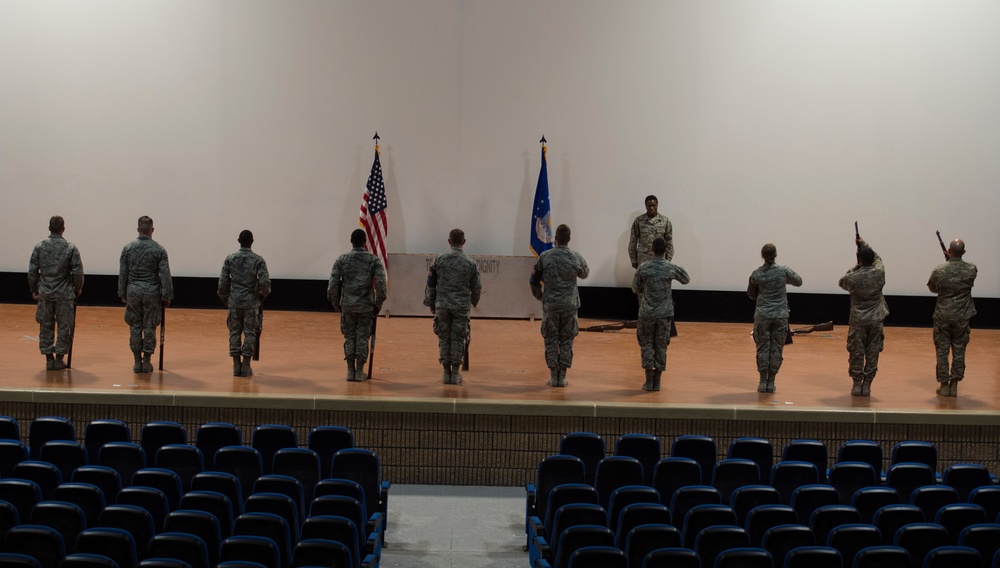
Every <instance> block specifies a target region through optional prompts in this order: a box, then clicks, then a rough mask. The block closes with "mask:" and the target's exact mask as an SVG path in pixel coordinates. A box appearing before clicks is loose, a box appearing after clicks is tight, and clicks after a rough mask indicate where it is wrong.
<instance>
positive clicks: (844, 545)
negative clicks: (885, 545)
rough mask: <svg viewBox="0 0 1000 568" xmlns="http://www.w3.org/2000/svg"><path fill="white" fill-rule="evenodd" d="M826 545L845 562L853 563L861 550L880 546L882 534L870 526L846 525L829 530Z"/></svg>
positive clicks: (859, 524)
mask: <svg viewBox="0 0 1000 568" xmlns="http://www.w3.org/2000/svg"><path fill="white" fill-rule="evenodd" d="M826 545H827V546H829V547H832V548H836V549H837V550H838V551H840V554H841V555H842V556H843V558H844V561H845V562H848V563H853V562H854V556H855V555H856V554H857V553H858V551H860V550H861V549H863V548H868V547H869V546H881V545H882V533H880V532H879V530H878V529H877V528H876V527H874V526H872V525H866V524H861V523H847V524H843V525H840V526H837V527H833V528H832V529H830V533H829V535H827V537H826Z"/></svg>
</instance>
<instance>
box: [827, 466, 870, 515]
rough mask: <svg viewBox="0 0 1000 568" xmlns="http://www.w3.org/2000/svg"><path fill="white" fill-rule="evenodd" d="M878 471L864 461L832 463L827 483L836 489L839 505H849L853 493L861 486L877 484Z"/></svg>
mask: <svg viewBox="0 0 1000 568" xmlns="http://www.w3.org/2000/svg"><path fill="white" fill-rule="evenodd" d="M877 476H878V473H877V472H876V471H875V470H874V469H873V468H872V466H871V465H869V464H867V463H864V462H838V463H835V464H833V467H831V468H830V473H829V475H828V477H829V479H828V481H829V483H830V485H831V486H833V488H834V489H836V490H837V495H838V497H839V499H840V504H841V505H850V504H851V498H852V497H853V496H854V493H855V492H856V491H857V490H858V489H861V488H862V487H874V486H876V485H878V484H879V478H878V477H877Z"/></svg>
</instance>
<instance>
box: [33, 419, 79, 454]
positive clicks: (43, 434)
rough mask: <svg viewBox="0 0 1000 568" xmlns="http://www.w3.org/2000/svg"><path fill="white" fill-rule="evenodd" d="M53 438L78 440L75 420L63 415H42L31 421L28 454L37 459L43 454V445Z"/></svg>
mask: <svg viewBox="0 0 1000 568" xmlns="http://www.w3.org/2000/svg"><path fill="white" fill-rule="evenodd" d="M52 440H68V441H70V442H75V441H76V429H75V428H74V427H73V422H72V421H70V420H69V419H68V418H63V417H61V416H40V417H38V418H35V419H34V420H32V421H31V424H30V425H29V426H28V450H29V452H28V455H29V457H30V458H31V459H33V460H37V459H38V457H39V456H40V455H41V452H42V446H44V445H45V442H51V441H52Z"/></svg>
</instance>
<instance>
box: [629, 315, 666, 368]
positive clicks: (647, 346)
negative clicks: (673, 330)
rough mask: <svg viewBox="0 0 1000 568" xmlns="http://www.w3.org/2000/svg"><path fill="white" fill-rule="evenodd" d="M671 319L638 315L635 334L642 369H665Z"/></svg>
mask: <svg viewBox="0 0 1000 568" xmlns="http://www.w3.org/2000/svg"><path fill="white" fill-rule="evenodd" d="M673 319H674V318H651V317H642V316H639V323H638V325H637V326H636V328H635V336H636V339H638V340H639V352H640V354H641V355H642V368H643V369H651V370H652V369H656V370H657V371H664V370H666V368H667V346H668V345H670V325H671V324H670V322H671V321H672V320H673Z"/></svg>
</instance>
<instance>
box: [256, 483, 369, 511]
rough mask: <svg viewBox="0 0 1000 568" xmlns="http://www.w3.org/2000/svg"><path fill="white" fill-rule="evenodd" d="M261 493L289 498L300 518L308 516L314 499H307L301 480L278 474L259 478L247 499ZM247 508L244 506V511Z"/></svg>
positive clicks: (362, 496) (362, 495)
mask: <svg viewBox="0 0 1000 568" xmlns="http://www.w3.org/2000/svg"><path fill="white" fill-rule="evenodd" d="M260 493H277V494H279V495H283V496H285V497H288V498H289V499H290V500H291V501H292V503H293V504H294V505H295V509H296V512H297V513H298V517H299V518H303V517H305V516H306V506H307V505H308V504H309V502H311V501H312V498H311V497H310V498H308V499H306V497H305V495H304V489H303V487H302V484H301V483H299V480H298V479H296V478H294V477H292V476H290V475H279V474H277V473H272V474H271V475H262V476H260V477H258V478H257V481H255V482H254V483H253V494H252V495H250V497H247V499H248V500H249V499H252V498H253V496H254V495H258V494H260ZM359 495H361V498H362V499H363V498H364V493H363V492H362V493H359ZM245 509H246V506H245V505H244V510H245Z"/></svg>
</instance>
